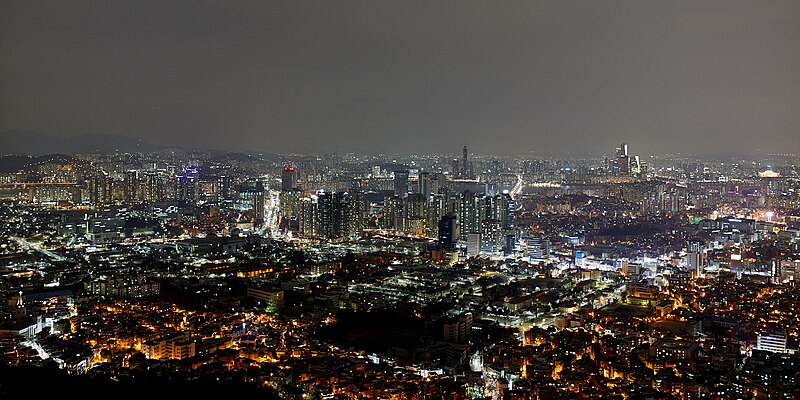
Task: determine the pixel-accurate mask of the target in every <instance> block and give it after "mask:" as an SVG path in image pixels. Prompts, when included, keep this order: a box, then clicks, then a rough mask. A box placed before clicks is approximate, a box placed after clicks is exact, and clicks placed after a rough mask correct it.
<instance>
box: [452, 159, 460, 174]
mask: <svg viewBox="0 0 800 400" xmlns="http://www.w3.org/2000/svg"><path fill="white" fill-rule="evenodd" d="M450 172H452V173H453V176H455V177H460V175H461V167H459V164H458V159H457V158H454V159H453V161H450Z"/></svg>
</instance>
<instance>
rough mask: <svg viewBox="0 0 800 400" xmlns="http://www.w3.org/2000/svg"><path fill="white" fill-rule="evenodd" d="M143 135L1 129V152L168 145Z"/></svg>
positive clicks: (128, 149)
mask: <svg viewBox="0 0 800 400" xmlns="http://www.w3.org/2000/svg"><path fill="white" fill-rule="evenodd" d="M165 148H166V147H165V146H158V145H154V144H151V143H147V142H145V141H143V140H141V139H134V138H129V137H127V136H124V135H104V134H99V133H84V134H82V135H77V136H73V137H62V136H55V135H48V134H45V133H38V132H30V131H17V130H9V131H2V132H0V154H29V155H40V154H52V153H61V154H76V153H91V152H101V153H110V152H113V151H120V152H123V153H127V152H131V153H132V152H145V153H146V152H152V151H158V150H162V149H165Z"/></svg>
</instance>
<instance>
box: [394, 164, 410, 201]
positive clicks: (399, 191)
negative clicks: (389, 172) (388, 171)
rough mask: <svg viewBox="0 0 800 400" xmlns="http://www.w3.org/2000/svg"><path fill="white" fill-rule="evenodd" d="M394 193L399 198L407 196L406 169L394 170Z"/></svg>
mask: <svg viewBox="0 0 800 400" xmlns="http://www.w3.org/2000/svg"><path fill="white" fill-rule="evenodd" d="M394 195H395V196H398V197H400V198H405V197H406V196H408V170H407V169H401V170H397V171H394Z"/></svg>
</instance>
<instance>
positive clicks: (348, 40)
mask: <svg viewBox="0 0 800 400" xmlns="http://www.w3.org/2000/svg"><path fill="white" fill-rule="evenodd" d="M798 37H800V3H798V2H796V1H767V2H752V1H704V2H696V1H640V0H635V1H610V2H564V1H531V2H507V3H505V4H502V5H498V4H494V3H491V2H463V1H436V2H430V1H401V2H357V1H333V2H330V1H291V2H273V1H264V2H225V3H222V2H215V1H194V2H191V3H190V4H189V3H185V2H163V1H137V2H107V1H70V2H63V1H44V2H26V1H3V2H0V59H2V60H3V62H2V63H0V131H2V130H21V131H33V132H39V133H44V134H51V135H57V136H64V137H70V136H74V135H78V134H83V133H98V134H122V135H126V136H129V137H131V138H136V139H142V140H144V141H146V142H149V143H153V144H157V145H169V146H184V147H202V148H210V149H220V150H232V151H243V150H259V151H271V152H278V153H282V152H290V151H302V152H316V153H322V152H326V151H340V152H342V151H362V152H370V153H377V152H387V153H391V152H398V151H399V152H431V151H449V150H451V149H452V148H453V146H452V145H451V143H452V142H455V143H463V144H469V145H470V146H471V147H472V148H473V149H475V151H481V152H493V153H504V154H520V153H529V152H531V151H533V152H539V153H565V152H602V151H604V149H607V148H611V147H613V146H615V145H616V144H618V143H619V142H622V141H628V142H631V143H634V142H635V143H637V144H638V146H637V147H638V148H639V149H640V150H641V151H642V152H643V153H645V154H653V153H663V152H685V153H686V152H688V153H700V154H720V153H738V154H741V153H758V154H765V153H785V152H795V153H796V152H798V151H800V140H799V139H798V137H800V134H798V133H799V131H800V129H799V128H800V113H798V112H797V110H798V109H800V79H798V78H797V71H798V70H800V46H798V41H797V38H798Z"/></svg>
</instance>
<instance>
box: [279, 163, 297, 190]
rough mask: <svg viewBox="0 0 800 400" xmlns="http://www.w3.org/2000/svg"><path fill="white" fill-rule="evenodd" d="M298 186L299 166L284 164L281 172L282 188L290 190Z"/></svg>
mask: <svg viewBox="0 0 800 400" xmlns="http://www.w3.org/2000/svg"><path fill="white" fill-rule="evenodd" d="M296 187H297V168H295V167H294V166H293V165H289V164H287V165H284V166H283V171H282V172H281V190H282V191H284V192H288V191H290V190H292V189H294V188H296Z"/></svg>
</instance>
